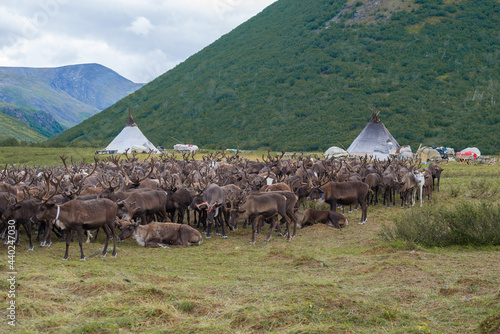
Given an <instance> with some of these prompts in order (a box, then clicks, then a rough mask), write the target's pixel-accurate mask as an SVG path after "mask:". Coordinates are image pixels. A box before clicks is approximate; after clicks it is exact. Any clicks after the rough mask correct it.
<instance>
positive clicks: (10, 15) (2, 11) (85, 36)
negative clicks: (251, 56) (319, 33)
mask: <svg viewBox="0 0 500 334" xmlns="http://www.w3.org/2000/svg"><path fill="white" fill-rule="evenodd" d="M275 1H276V0H85V1H81V0H16V1H12V0H0V18H1V19H0V66H26V67H56V66H63V65H72V64H82V63H99V64H102V65H104V66H107V67H109V68H111V69H113V70H114V71H116V72H118V73H119V74H120V75H122V76H124V77H126V78H127V79H130V80H132V81H134V82H140V83H146V82H149V81H151V80H152V79H154V78H155V77H157V76H159V75H161V74H163V73H164V72H166V71H168V70H169V69H171V68H173V67H174V66H175V65H177V64H179V63H180V62H182V61H184V60H186V59H187V58H188V57H189V56H191V55H193V54H194V53H196V52H198V51H199V50H201V49H203V48H204V47H205V46H207V45H209V44H211V43H212V42H214V41H215V40H217V39H218V38H219V37H221V36H222V35H224V34H226V33H228V32H230V31H231V30H232V29H234V28H236V27H237V26H238V25H240V24H241V23H243V22H245V21H246V20H248V19H249V18H251V17H252V16H255V15H256V14H258V13H259V12H261V11H262V10H263V9H264V8H266V7H267V6H269V5H270V4H272V3H273V2H275Z"/></svg>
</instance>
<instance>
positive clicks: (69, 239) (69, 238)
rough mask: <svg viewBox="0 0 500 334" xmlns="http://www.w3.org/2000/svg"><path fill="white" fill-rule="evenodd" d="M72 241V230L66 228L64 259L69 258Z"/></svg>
mask: <svg viewBox="0 0 500 334" xmlns="http://www.w3.org/2000/svg"><path fill="white" fill-rule="evenodd" d="M70 241H71V230H66V253H64V257H63V260H67V259H68V253H69V243H70Z"/></svg>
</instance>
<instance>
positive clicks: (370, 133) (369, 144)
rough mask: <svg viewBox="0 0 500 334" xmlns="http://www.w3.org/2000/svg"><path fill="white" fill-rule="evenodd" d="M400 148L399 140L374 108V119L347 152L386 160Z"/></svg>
mask: <svg viewBox="0 0 500 334" xmlns="http://www.w3.org/2000/svg"><path fill="white" fill-rule="evenodd" d="M398 149H399V144H398V142H397V141H396V139H394V137H393V136H392V135H391V133H390V132H389V130H387V128H386V127H385V126H384V124H383V123H382V122H381V121H380V119H379V118H378V115H377V113H376V112H375V110H373V111H372V119H371V120H370V122H368V124H367V125H366V126H365V128H364V129H363V131H361V133H360V134H359V135H358V137H356V139H354V141H353V142H352V144H351V146H349V148H348V149H347V152H349V154H353V155H361V156H363V155H371V156H372V157H373V158H377V159H379V160H385V159H387V158H388V157H389V155H390V154H394V153H396V151H397V150H398Z"/></svg>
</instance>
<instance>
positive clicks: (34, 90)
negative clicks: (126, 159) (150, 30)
mask: <svg viewBox="0 0 500 334" xmlns="http://www.w3.org/2000/svg"><path fill="white" fill-rule="evenodd" d="M142 86H143V84H137V83H133V82H132V81H130V80H128V79H126V78H124V77H122V76H120V75H119V74H118V73H116V72H114V71H113V70H111V69H109V68H107V67H105V66H102V65H99V64H81V65H69V66H63V67H55V68H30V67H0V112H1V113H3V114H5V115H9V116H11V117H13V118H16V119H18V120H21V121H22V122H24V123H25V124H26V125H27V126H28V127H30V128H32V129H33V130H34V131H36V132H38V133H39V134H41V135H42V136H43V137H51V136H54V135H56V134H59V133H61V132H62V131H63V130H64V129H66V128H70V127H72V126H74V125H76V124H79V123H80V122H82V121H83V120H85V119H87V118H88V117H90V116H92V115H95V114H97V113H98V112H100V111H101V110H103V109H105V108H107V107H109V106H111V105H112V104H113V103H115V102H117V101H119V100H120V99H122V98H123V97H125V96H127V95H128V94H130V93H132V92H134V91H136V90H137V89H139V88H140V87H142ZM21 137H22V136H21ZM18 139H21V138H20V137H19V138H18ZM23 140H24V139H23Z"/></svg>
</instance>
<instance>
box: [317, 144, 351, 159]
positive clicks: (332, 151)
mask: <svg viewBox="0 0 500 334" xmlns="http://www.w3.org/2000/svg"><path fill="white" fill-rule="evenodd" d="M348 155H349V153H347V151H346V150H344V149H342V148H340V147H337V146H332V147H330V148H329V149H328V150H326V151H325V154H323V156H324V157H325V158H326V159H330V158H340V157H345V156H348Z"/></svg>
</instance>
